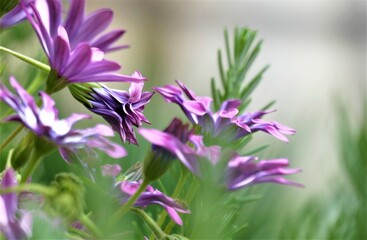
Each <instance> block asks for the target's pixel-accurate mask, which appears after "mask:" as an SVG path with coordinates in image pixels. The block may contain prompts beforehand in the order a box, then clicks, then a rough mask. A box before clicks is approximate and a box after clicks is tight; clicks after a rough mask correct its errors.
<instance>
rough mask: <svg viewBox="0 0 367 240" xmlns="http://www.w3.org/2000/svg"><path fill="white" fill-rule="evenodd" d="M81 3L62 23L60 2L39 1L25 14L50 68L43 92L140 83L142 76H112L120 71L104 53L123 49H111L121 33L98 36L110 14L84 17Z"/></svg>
mask: <svg viewBox="0 0 367 240" xmlns="http://www.w3.org/2000/svg"><path fill="white" fill-rule="evenodd" d="M84 4H85V1H83V0H73V1H71V5H70V8H69V10H68V12H67V16H66V19H65V21H62V16H61V15H62V9H61V1H59V0H43V1H42V0H38V1H37V2H36V4H30V6H31V8H32V12H28V11H27V9H26V7H24V11H26V13H27V17H28V19H29V21H30V22H31V24H32V26H33V28H34V29H35V31H36V33H37V35H38V38H39V39H40V41H41V43H42V47H43V49H44V51H45V53H46V55H47V57H48V59H49V62H50V65H51V74H50V75H49V79H48V81H47V90H46V92H49V93H52V92H55V91H58V90H60V89H62V88H63V87H65V86H66V85H67V84H68V83H81V82H141V81H143V80H146V79H145V78H144V77H142V76H141V75H134V76H126V75H121V74H116V73H112V72H114V71H117V70H119V69H120V66H119V65H118V64H117V63H116V62H113V61H108V60H105V59H104V53H105V52H109V51H113V50H116V49H120V48H124V47H125V46H117V47H113V46H112V44H113V43H114V42H115V41H116V40H117V39H119V38H120V37H121V36H122V35H123V33H124V31H123V30H117V31H113V32H110V33H106V34H103V35H101V36H98V35H99V34H100V33H101V32H102V31H103V30H105V29H106V28H107V27H108V25H109V24H110V23H111V21H112V15H113V13H112V11H111V10H109V9H101V10H99V11H96V12H95V13H93V14H91V15H90V16H88V17H84Z"/></svg>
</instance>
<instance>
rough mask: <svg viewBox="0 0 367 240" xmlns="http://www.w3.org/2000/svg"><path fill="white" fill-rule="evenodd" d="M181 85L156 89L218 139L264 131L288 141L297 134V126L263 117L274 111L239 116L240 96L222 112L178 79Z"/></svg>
mask: <svg viewBox="0 0 367 240" xmlns="http://www.w3.org/2000/svg"><path fill="white" fill-rule="evenodd" d="M177 84H178V85H179V87H177V86H174V85H166V86H164V87H155V88H153V89H154V90H156V91H157V92H159V93H160V94H161V95H162V96H163V97H164V99H165V101H167V102H173V103H176V104H178V105H179V106H180V107H181V109H182V110H183V112H184V113H185V115H186V116H187V117H188V119H189V120H190V121H191V122H192V123H193V124H198V125H200V126H201V127H202V130H203V132H204V133H205V134H209V135H210V136H212V137H214V138H216V137H219V138H222V139H224V140H225V141H228V140H230V141H232V140H236V139H238V138H241V137H244V136H247V135H249V134H251V133H254V132H257V131H262V132H266V133H268V134H271V135H272V136H274V137H276V138H278V139H279V140H281V141H284V142H288V139H287V138H286V137H285V136H284V135H291V134H294V133H295V130H294V129H292V128H289V127H286V126H284V125H282V124H280V123H278V122H274V121H265V120H262V119H261V117H262V116H263V115H265V114H267V113H270V112H272V111H268V112H265V111H258V112H254V113H245V114H243V115H240V116H238V109H237V108H238V106H239V105H240V104H241V101H240V100H238V99H229V100H226V101H225V102H223V103H222V105H221V107H220V109H219V111H217V112H213V111H212V110H211V103H212V98H210V97H198V96H196V95H195V93H194V92H192V91H191V90H189V89H188V88H187V87H186V86H185V85H184V84H183V83H181V82H179V81H177Z"/></svg>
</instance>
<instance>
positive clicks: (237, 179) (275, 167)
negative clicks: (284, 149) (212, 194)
mask: <svg viewBox="0 0 367 240" xmlns="http://www.w3.org/2000/svg"><path fill="white" fill-rule="evenodd" d="M256 160H257V158H256V157H251V156H239V155H235V156H234V157H233V158H232V159H231V160H230V161H229V162H228V169H227V171H228V172H227V174H228V183H227V186H228V188H229V189H230V190H236V189H239V188H243V187H248V186H251V185H254V184H257V183H264V182H273V183H278V184H285V185H292V186H297V187H303V185H302V184H299V183H296V182H292V181H290V180H287V179H285V178H284V177H283V176H284V175H289V174H295V173H298V172H300V171H301V170H300V169H289V168H286V167H288V165H289V162H288V159H285V158H279V159H272V160H262V161H259V162H257V161H256Z"/></svg>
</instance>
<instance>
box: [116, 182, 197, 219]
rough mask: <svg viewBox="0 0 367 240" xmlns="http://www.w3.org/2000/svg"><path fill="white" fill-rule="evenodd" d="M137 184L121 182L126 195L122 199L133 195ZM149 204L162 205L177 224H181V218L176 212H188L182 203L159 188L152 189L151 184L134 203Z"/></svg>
mask: <svg viewBox="0 0 367 240" xmlns="http://www.w3.org/2000/svg"><path fill="white" fill-rule="evenodd" d="M139 186H140V183H139V182H128V181H123V182H121V185H120V187H121V191H122V192H123V193H124V194H125V195H126V197H125V198H124V199H123V201H124V202H126V201H127V200H128V198H129V197H130V196H132V195H134V193H135V192H136V190H137V189H138V188H139ZM151 204H158V205H160V206H162V207H163V208H164V209H165V210H166V211H167V213H168V215H169V216H170V217H171V219H172V220H173V221H174V222H175V223H177V224H179V225H182V219H181V217H180V215H178V213H177V212H181V213H190V210H188V209H186V208H185V207H184V206H183V205H182V204H180V203H178V202H176V201H175V200H173V199H172V198H170V197H168V196H166V195H165V194H163V193H162V192H160V191H159V190H157V189H154V188H153V187H152V186H148V187H147V188H146V191H144V192H143V193H142V194H141V195H140V196H139V198H138V200H137V201H136V202H135V204H134V205H135V206H138V207H146V206H148V205H151Z"/></svg>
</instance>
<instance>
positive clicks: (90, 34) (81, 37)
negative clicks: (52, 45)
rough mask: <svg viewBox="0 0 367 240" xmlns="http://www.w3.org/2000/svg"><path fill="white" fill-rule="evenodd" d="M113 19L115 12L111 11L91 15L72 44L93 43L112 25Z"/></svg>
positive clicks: (98, 11) (101, 11) (101, 10)
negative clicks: (96, 37) (93, 40)
mask: <svg viewBox="0 0 367 240" xmlns="http://www.w3.org/2000/svg"><path fill="white" fill-rule="evenodd" d="M112 17H113V12H112V10H110V9H100V10H97V11H95V12H94V13H92V14H91V15H89V16H88V17H87V18H86V19H85V20H84V21H83V24H82V25H81V26H80V28H79V29H78V35H76V36H75V38H74V39H73V42H72V44H73V45H74V44H77V43H80V42H88V41H91V40H92V39H93V38H94V37H95V36H96V35H97V34H99V33H100V32H102V31H103V30H105V29H106V28H107V27H108V26H109V25H110V23H111V21H112Z"/></svg>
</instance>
